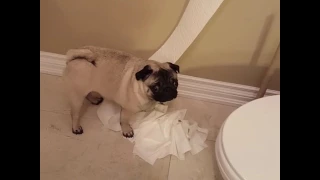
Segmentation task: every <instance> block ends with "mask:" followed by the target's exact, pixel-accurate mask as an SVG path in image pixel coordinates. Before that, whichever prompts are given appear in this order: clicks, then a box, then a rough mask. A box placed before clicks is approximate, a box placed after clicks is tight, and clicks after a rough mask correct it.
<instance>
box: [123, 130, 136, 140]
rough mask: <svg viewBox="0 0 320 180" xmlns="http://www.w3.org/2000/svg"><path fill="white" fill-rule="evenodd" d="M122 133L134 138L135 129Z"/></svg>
mask: <svg viewBox="0 0 320 180" xmlns="http://www.w3.org/2000/svg"><path fill="white" fill-rule="evenodd" d="M122 135H123V136H124V137H126V138H133V136H134V132H133V130H131V131H129V132H122Z"/></svg>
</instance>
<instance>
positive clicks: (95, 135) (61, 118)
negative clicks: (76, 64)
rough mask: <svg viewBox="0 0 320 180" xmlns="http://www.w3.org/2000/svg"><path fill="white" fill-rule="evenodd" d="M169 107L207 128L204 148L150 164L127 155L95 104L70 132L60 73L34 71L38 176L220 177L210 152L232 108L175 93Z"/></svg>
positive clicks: (81, 179) (46, 179)
mask: <svg viewBox="0 0 320 180" xmlns="http://www.w3.org/2000/svg"><path fill="white" fill-rule="evenodd" d="M170 108H171V109H182V108H183V109H185V108H186V109H188V111H187V115H186V119H187V120H195V121H197V122H198V123H199V126H200V127H204V128H208V129H209V136H208V140H207V144H208V145H209V147H208V148H206V149H204V150H203V151H201V152H200V153H199V154H197V155H194V156H192V155H190V154H187V156H186V160H183V161H180V160H178V159H177V158H176V157H174V156H171V157H170V156H168V157H166V158H164V159H160V160H157V161H156V163H155V165H154V166H151V165H149V164H148V163H146V162H144V161H143V160H141V159H140V158H139V157H138V156H133V154H132V148H133V144H131V143H130V142H129V141H127V140H126V139H124V138H122V136H121V133H116V132H113V131H110V130H108V129H106V128H104V127H103V125H102V123H101V122H100V121H99V119H98V117H97V115H96V110H97V106H92V105H88V110H87V111H86V112H85V113H84V115H83V118H82V121H81V123H82V126H83V128H84V134H82V135H74V134H72V132H71V117H70V108H69V106H68V104H67V101H66V98H65V96H64V90H63V86H62V80H61V77H58V76H51V75H46V74H40V179H41V180H153V179H157V180H166V179H169V180H180V179H183V180H189V179H190V180H222V178H221V176H220V174H219V172H218V167H217V165H216V160H215V155H214V141H215V138H216V136H217V133H218V130H219V128H220V126H221V124H222V123H223V121H224V120H225V119H226V118H227V116H228V115H229V114H230V113H231V112H232V111H233V110H235V109H236V107H231V106H225V105H220V104H214V103H207V102H202V101H197V100H192V99H187V98H181V97H179V98H177V99H176V100H175V101H173V102H172V103H171V105H170Z"/></svg>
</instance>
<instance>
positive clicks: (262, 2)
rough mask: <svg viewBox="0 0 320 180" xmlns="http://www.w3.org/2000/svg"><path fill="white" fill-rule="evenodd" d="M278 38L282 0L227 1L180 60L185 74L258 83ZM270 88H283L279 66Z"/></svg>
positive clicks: (239, 82) (273, 52) (251, 83)
mask: <svg viewBox="0 0 320 180" xmlns="http://www.w3.org/2000/svg"><path fill="white" fill-rule="evenodd" d="M279 41H280V1H279V0H241V1H239V0H224V2H223V3H222V5H221V6H220V8H219V9H218V11H217V12H216V13H215V14H214V15H213V17H212V18H211V19H210V21H209V22H208V24H207V25H206V27H205V28H204V29H203V31H202V32H201V33H200V35H199V36H198V37H197V39H196V40H195V41H194V42H193V44H192V45H191V46H190V47H189V48H188V50H187V51H186V52H185V53H184V54H183V56H182V57H181V58H180V59H179V61H178V62H177V63H178V64H179V65H180V67H181V72H182V73H183V74H187V75H192V76H197V77H203V78H208V79H214V80H219V81H227V82H233V83H238V84H245V85H250V86H259V83H260V81H261V78H262V76H263V74H264V72H265V70H266V67H267V66H268V65H269V64H270V61H271V59H272V57H273V56H274V54H275V51H276V49H277V46H278V43H279ZM278 58H280V57H279V56H278ZM278 61H279V60H278ZM278 67H280V64H279V63H278ZM269 88H271V89H275V90H279V89H280V70H279V68H277V70H276V73H275V75H274V76H273V78H272V80H271V82H270V84H269Z"/></svg>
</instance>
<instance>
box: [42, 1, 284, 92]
mask: <svg viewBox="0 0 320 180" xmlns="http://www.w3.org/2000/svg"><path fill="white" fill-rule="evenodd" d="M74 2H77V3H76V4H75V3H74ZM187 2H188V0H161V1H159V0H134V1H132V0H91V1H86V0H79V1H66V0H41V1H40V50H41V51H48V52H54V53H59V54H64V53H65V52H66V51H67V49H69V48H74V47H79V46H83V45H96V46H103V47H110V48H115V49H120V50H124V51H127V52H130V53H133V54H135V55H137V56H141V57H143V58H149V57H150V56H151V55H152V54H153V53H154V52H155V51H156V50H157V49H158V48H159V47H160V46H161V45H162V44H163V43H164V42H165V40H166V39H167V38H168V37H169V35H170V34H171V32H172V31H173V30H174V28H175V26H176V24H177V23H178V21H179V19H180V17H181V15H182V13H183V11H184V9H185V7H186V5H187ZM279 12H280V7H279V0H241V1H239V0H224V2H223V3H222V5H221V7H220V8H219V9H218V11H217V12H216V13H215V14H214V15H213V17H212V18H211V20H210V21H209V23H208V24H207V25H206V27H205V28H204V30H203V31H202V32H201V33H200V35H199V36H198V37H197V39H196V40H195V42H194V43H193V44H192V45H191V46H190V47H189V49H188V50H187V51H186V52H185V53H184V55H183V56H182V57H181V58H180V59H179V61H178V64H179V65H180V66H181V72H182V73H183V74H187V75H192V76H198V77H203V78H209V79H214V80H219V81H227V82H233V83H238V84H245V85H251V86H258V85H259V82H260V80H261V78H262V76H263V73H264V71H265V70H266V66H267V65H268V64H269V63H270V61H271V58H272V57H273V55H274V53H275V51H276V48H277V45H278V43H279V40H280V33H279V32H280V13H279ZM278 67H280V66H278ZM279 72H280V70H279V69H278V70H277V71H276V73H275V75H274V77H273V78H272V80H271V82H270V85H269V88H271V89H275V90H279V89H280V73H279Z"/></svg>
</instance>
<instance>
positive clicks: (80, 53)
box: [66, 49, 96, 64]
mask: <svg viewBox="0 0 320 180" xmlns="http://www.w3.org/2000/svg"><path fill="white" fill-rule="evenodd" d="M66 56H67V61H66V63H67V64H68V63H69V62H70V61H72V60H74V59H86V60H87V61H88V62H90V63H94V61H95V59H96V58H95V55H94V53H93V52H92V51H90V50H89V49H70V50H69V51H68V52H67V54H66Z"/></svg>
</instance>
